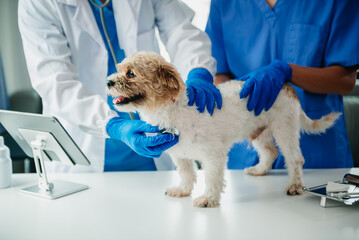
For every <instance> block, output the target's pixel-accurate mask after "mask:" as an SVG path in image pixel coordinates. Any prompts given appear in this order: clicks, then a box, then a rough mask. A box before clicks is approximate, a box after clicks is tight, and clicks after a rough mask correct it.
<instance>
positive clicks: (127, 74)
mask: <svg viewBox="0 0 359 240" xmlns="http://www.w3.org/2000/svg"><path fill="white" fill-rule="evenodd" d="M116 67H117V70H118V73H115V74H113V75H111V76H109V77H108V81H112V82H111V84H108V85H113V86H112V87H108V88H107V93H108V94H110V95H112V96H113V97H115V100H114V103H115V107H116V108H117V109H118V110H119V111H122V112H133V111H138V112H139V113H140V115H141V118H142V119H143V120H144V121H146V122H147V123H149V124H152V125H158V126H159V127H160V128H165V129H177V130H178V131H179V134H180V136H179V142H178V143H177V144H176V145H175V146H173V147H172V148H170V149H168V150H167V153H168V154H169V155H170V156H171V158H172V160H173V162H174V163H175V165H176V167H177V170H178V172H179V175H180V178H181V183H180V185H179V186H177V187H172V188H169V189H167V195H169V196H172V197H186V196H190V195H191V192H192V189H193V186H194V183H195V182H196V173H195V169H194V164H193V160H199V161H200V162H201V163H202V166H203V169H204V170H205V178H206V180H205V182H206V189H205V192H204V194H203V196H201V197H198V198H197V199H195V200H194V206H195V207H216V206H218V205H219V202H220V195H221V193H222V192H223V189H224V185H225V184H224V177H223V174H224V170H225V168H226V163H227V153H228V151H229V149H230V147H231V146H232V144H233V143H235V142H239V141H243V140H244V139H249V140H250V141H251V143H252V144H253V146H254V147H255V149H256V150H257V152H258V154H259V156H260V162H259V163H258V164H257V165H256V166H254V167H250V168H247V169H245V173H247V174H251V175H265V174H266V173H267V171H268V170H269V169H270V168H271V166H272V163H273V161H274V160H275V159H276V158H277V156H278V150H277V148H276V145H278V147H279V148H280V149H281V151H282V153H283V156H284V157H285V161H286V166H287V168H288V172H289V185H288V186H287V188H286V192H287V194H290V195H296V194H302V193H303V191H302V187H303V186H304V183H303V179H302V175H303V163H304V159H303V156H302V153H301V149H300V147H299V138H300V131H301V130H302V131H304V132H306V133H311V134H319V133H323V132H325V130H326V129H327V128H329V127H331V126H332V125H333V124H334V121H335V120H336V119H337V118H338V117H339V116H340V114H338V113H330V114H328V115H326V116H323V117H322V118H321V119H319V120H311V119H309V118H308V117H307V116H306V115H305V113H304V112H303V110H302V109H301V106H300V102H299V100H298V98H297V96H296V93H295V91H294V89H293V87H291V86H290V85H288V84H285V85H284V86H283V88H282V90H281V92H280V93H279V95H278V97H277V100H276V101H275V103H274V104H273V106H272V107H271V109H270V110H268V111H267V112H262V113H261V114H260V115H259V116H257V117H256V116H255V115H254V113H253V111H252V112H249V111H248V110H247V99H240V98H239V92H240V91H241V87H242V85H243V82H240V81H230V82H226V83H223V84H220V85H219V86H218V89H219V90H220V92H221V94H222V98H223V105H222V109H221V110H215V111H214V113H213V115H212V116H210V115H209V114H208V113H207V112H205V113H199V112H198V110H197V108H196V106H188V105H187V103H188V98H187V95H186V91H185V85H184V83H183V81H182V79H181V77H180V75H179V74H178V72H177V71H176V69H175V68H174V67H173V66H172V65H171V64H170V63H167V62H166V61H165V60H164V59H163V58H162V57H161V56H159V55H157V54H155V53H152V52H139V53H136V54H134V55H132V56H131V57H128V58H126V59H124V60H123V61H122V62H121V63H120V64H118V65H117V66H116ZM274 140H275V142H274ZM238 161H241V159H238Z"/></svg>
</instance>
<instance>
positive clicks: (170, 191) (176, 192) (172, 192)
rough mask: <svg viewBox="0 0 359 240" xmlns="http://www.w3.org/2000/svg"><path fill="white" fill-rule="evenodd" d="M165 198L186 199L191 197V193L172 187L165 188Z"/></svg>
mask: <svg viewBox="0 0 359 240" xmlns="http://www.w3.org/2000/svg"><path fill="white" fill-rule="evenodd" d="M165 194H166V195H167V196H170V197H179V198H182V197H188V196H190V195H191V191H184V190H183V189H182V188H180V187H172V188H167V190H166V193H165Z"/></svg>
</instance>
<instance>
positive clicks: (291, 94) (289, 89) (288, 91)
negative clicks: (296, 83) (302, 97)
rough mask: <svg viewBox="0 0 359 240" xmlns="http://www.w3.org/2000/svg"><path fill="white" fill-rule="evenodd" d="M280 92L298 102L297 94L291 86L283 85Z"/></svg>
mask: <svg viewBox="0 0 359 240" xmlns="http://www.w3.org/2000/svg"><path fill="white" fill-rule="evenodd" d="M282 91H284V93H285V95H287V96H288V97H290V98H294V99H297V100H299V99H298V96H297V93H296V92H295V90H294V87H292V86H291V85H289V84H287V83H285V84H284V85H283V87H282Z"/></svg>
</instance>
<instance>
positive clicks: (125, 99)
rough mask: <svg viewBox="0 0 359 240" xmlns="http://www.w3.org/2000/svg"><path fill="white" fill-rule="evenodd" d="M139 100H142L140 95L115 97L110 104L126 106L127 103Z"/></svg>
mask: <svg viewBox="0 0 359 240" xmlns="http://www.w3.org/2000/svg"><path fill="white" fill-rule="evenodd" d="M141 98H142V95H140V94H139V95H136V96H133V97H123V96H119V97H115V98H114V99H113V101H112V102H113V103H114V104H117V105H123V104H127V103H130V102H133V101H136V100H139V99H141Z"/></svg>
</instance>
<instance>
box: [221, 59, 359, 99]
mask: <svg viewBox="0 0 359 240" xmlns="http://www.w3.org/2000/svg"><path fill="white" fill-rule="evenodd" d="M289 66H291V68H292V71H293V74H292V79H291V83H292V84H294V85H296V86H298V87H300V88H303V89H304V90H306V91H308V92H313V93H321V94H339V95H346V94H348V93H349V92H350V91H351V90H352V89H353V88H354V86H355V82H356V74H357V72H356V69H357V68H358V66H353V67H342V66H330V67H325V68H312V67H302V66H299V65H295V64H291V63H290V64H289ZM232 79H233V77H232V75H231V74H229V73H227V74H223V73H221V74H216V75H215V80H214V84H215V85H216V86H217V85H218V84H220V83H223V82H226V81H229V80H232Z"/></svg>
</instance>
